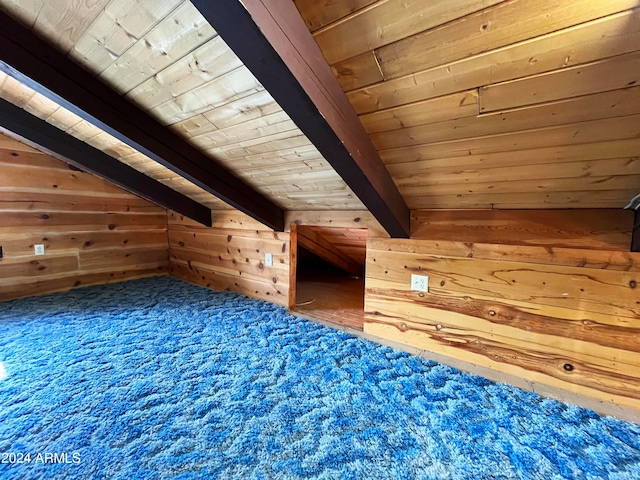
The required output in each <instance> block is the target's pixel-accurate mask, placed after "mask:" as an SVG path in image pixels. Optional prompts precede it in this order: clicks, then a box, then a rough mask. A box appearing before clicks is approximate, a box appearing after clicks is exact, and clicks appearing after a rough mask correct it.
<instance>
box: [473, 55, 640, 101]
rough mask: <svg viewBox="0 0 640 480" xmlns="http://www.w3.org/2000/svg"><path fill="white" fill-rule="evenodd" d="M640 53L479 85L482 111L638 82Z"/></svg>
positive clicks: (601, 90)
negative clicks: (493, 83) (480, 86)
mask: <svg viewBox="0 0 640 480" xmlns="http://www.w3.org/2000/svg"><path fill="white" fill-rule="evenodd" d="M638 72H640V52H634V53H628V54H625V55H620V56H617V57H613V58H607V59H604V60H599V61H596V62H592V63H588V64H585V65H580V66H576V67H572V68H567V69H564V70H561V71H558V72H548V73H546V74H541V75H535V76H533V77H529V78H526V79H525V78H522V79H518V80H512V81H509V82H503V83H499V84H495V85H486V86H484V87H482V88H480V93H479V98H480V111H481V112H494V111H497V110H506V109H509V108H517V107H521V106H525V105H532V104H537V103H543V102H549V101H553V100H558V99H563V98H571V97H579V96H581V95H590V94H596V93H598V92H607V91H610V90H616V89H620V88H627V87H631V86H633V85H637V84H638V82H639V81H640V74H639V73H638Z"/></svg>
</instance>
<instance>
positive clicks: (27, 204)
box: [0, 135, 169, 300]
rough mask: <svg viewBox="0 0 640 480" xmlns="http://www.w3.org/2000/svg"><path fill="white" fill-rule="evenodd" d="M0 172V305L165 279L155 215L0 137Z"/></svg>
mask: <svg viewBox="0 0 640 480" xmlns="http://www.w3.org/2000/svg"><path fill="white" fill-rule="evenodd" d="M0 168H1V170H2V174H0V246H2V251H3V258H0V300H8V299H12V298H19V297H26V296H31V295H39V294H43V293H49V292H56V291H63V290H68V289H71V288H74V287H79V286H85V285H92V284H101V283H110V282H116V281H121V280H127V279H133V278H140V277H146V276H152V275H162V274H166V273H167V271H168V267H169V262H168V255H169V252H168V245H167V214H166V211H165V210H164V209H163V208H160V207H158V206H156V205H154V204H152V203H150V202H148V201H146V200H143V199H141V198H138V197H136V196H134V195H131V194H130V193H128V192H125V191H124V190H122V189H121V188H118V187H116V186H114V185H111V184H110V183H108V182H106V181H104V180H102V179H101V178H98V177H96V176H94V175H91V174H89V173H84V172H81V171H79V170H78V169H76V168H74V167H71V166H69V165H67V164H66V163H64V162H62V161H60V160H58V159H55V158H53V157H51V156H49V155H45V154H43V153H41V152H39V151H37V150H34V149H33V148H31V147H28V146H26V145H24V144H22V143H20V142H18V141H16V140H14V139H12V138H9V137H7V136H4V135H0ZM34 244H43V245H44V247H45V255H43V256H35V255H34Z"/></svg>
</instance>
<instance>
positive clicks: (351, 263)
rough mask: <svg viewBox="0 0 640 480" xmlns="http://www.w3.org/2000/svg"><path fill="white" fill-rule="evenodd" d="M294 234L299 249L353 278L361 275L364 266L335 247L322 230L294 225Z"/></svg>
mask: <svg viewBox="0 0 640 480" xmlns="http://www.w3.org/2000/svg"><path fill="white" fill-rule="evenodd" d="M296 232H297V242H298V245H300V246H301V247H304V248H305V249H307V250H308V251H310V252H311V253H313V254H314V255H316V256H317V257H320V258H321V259H323V260H324V261H325V262H328V263H330V264H331V265H333V266H335V267H337V268H339V269H340V270H343V271H345V272H347V273H350V274H351V275H355V276H361V275H362V269H363V267H364V265H363V264H362V263H358V262H357V261H355V260H354V259H353V258H352V257H351V256H350V255H347V254H346V253H344V252H343V251H342V250H341V249H340V248H338V247H337V245H334V244H333V243H332V242H330V241H329V240H328V239H326V238H325V236H324V235H323V231H322V230H318V229H314V228H312V227H305V226H302V225H301V226H297V225H296Z"/></svg>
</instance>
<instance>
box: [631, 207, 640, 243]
mask: <svg viewBox="0 0 640 480" xmlns="http://www.w3.org/2000/svg"><path fill="white" fill-rule="evenodd" d="M631 251H632V252H640V207H639V208H638V209H637V210H634V212H633V230H632V232H631Z"/></svg>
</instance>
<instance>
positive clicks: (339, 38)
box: [314, 0, 503, 65]
mask: <svg viewBox="0 0 640 480" xmlns="http://www.w3.org/2000/svg"><path fill="white" fill-rule="evenodd" d="M501 1H503V0H484V1H482V0H452V1H449V2H446V3H441V2H423V1H420V0H386V1H378V2H375V3H374V4H372V5H370V6H369V7H367V8H363V9H360V10H358V11H356V12H355V13H354V14H352V15H351V16H349V18H348V19H344V18H343V19H341V21H339V22H334V23H333V24H331V25H329V26H327V27H326V28H323V29H322V30H321V31H318V32H315V34H314V38H315V40H316V42H318V45H319V46H320V48H321V50H322V52H323V53H324V56H325V58H326V59H327V62H329V64H330V65H333V64H334V63H336V62H339V61H340V60H345V59H347V58H351V57H353V56H355V55H358V54H361V53H364V52H366V51H369V50H374V49H376V48H378V47H381V46H383V45H386V44H389V43H392V42H395V41H397V40H400V39H402V38H405V37H408V36H410V35H413V34H416V33H419V32H422V31H424V30H427V29H429V28H433V27H435V26H437V25H441V24H443V23H446V22H449V21H451V20H455V19H457V18H461V17H464V16H465V15H467V14H469V13H473V12H475V11H478V10H481V9H483V8H486V7H489V6H491V5H494V4H497V3H500V2H501Z"/></svg>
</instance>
